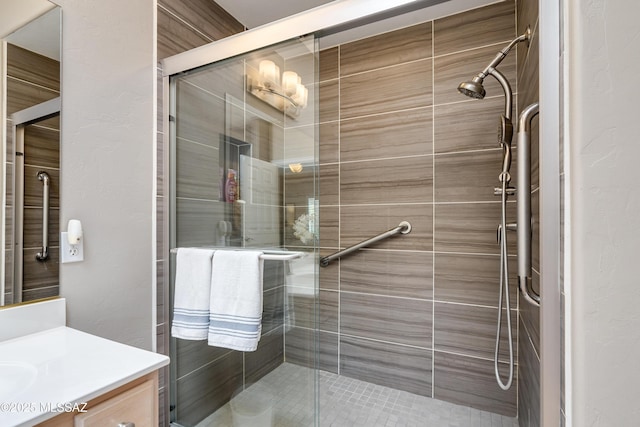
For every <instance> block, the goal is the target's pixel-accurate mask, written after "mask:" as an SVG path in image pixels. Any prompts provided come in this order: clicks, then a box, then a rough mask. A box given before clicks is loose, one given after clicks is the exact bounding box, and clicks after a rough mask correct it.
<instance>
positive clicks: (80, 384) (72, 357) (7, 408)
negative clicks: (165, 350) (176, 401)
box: [0, 326, 169, 427]
mask: <svg viewBox="0 0 640 427" xmlns="http://www.w3.org/2000/svg"><path fill="white" fill-rule="evenodd" d="M168 364H169V358H168V357H167V356H163V355H161V354H157V353H153V352H150V351H145V350H141V349H138V348H135V347H131V346H128V345H124V344H120V343H117V342H114V341H110V340H107V339H104V338H100V337H96V336H94V335H90V334H87V333H84V332H80V331H77V330H75V329H71V328H68V327H65V326H60V327H56V328H53V329H48V330H45V331H42V332H37V333H33V334H29V335H25V336H22V337H18V338H14V339H10V340H7V341H3V342H0V369H5V375H4V378H3V376H0V426H3V427H9V426H31V425H33V424H35V423H38V422H42V421H44V420H47V419H49V418H53V417H54V416H56V415H58V413H57V412H49V411H47V410H46V408H47V407H48V406H47V405H48V404H50V405H53V407H56V405H64V404H69V403H71V404H73V403H78V402H87V401H89V400H91V399H93V398H94V397H97V396H99V395H101V394H104V393H106V392H108V391H111V390H114V389H116V388H118V387H119V386H121V385H123V384H126V383H128V382H130V381H132V380H134V379H136V378H139V377H141V376H143V375H146V374H148V373H150V372H153V371H155V370H156V369H158V368H161V367H162V366H165V365H168ZM18 375H22V376H20V377H19V380H20V381H19V382H20V387H19V389H18V390H15V389H14V390H13V391H11V392H8V391H7V389H6V388H7V387H8V386H7V384H8V382H10V381H11V379H12V378H11V377H14V378H13V379H14V380H15V379H16V377H18ZM2 381H5V384H4V388H3V384H2Z"/></svg>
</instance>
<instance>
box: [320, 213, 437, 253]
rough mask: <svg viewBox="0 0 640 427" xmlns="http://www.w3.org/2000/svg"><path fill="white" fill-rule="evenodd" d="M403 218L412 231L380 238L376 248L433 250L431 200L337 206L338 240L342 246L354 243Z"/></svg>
mask: <svg viewBox="0 0 640 427" xmlns="http://www.w3.org/2000/svg"><path fill="white" fill-rule="evenodd" d="M321 218H322V213H321ZM402 221H408V222H409V223H411V233H409V234H400V235H397V236H394V237H392V238H389V239H386V240H384V241H381V242H379V243H377V244H376V245H375V249H404V250H416V251H430V250H433V244H432V243H433V239H432V238H433V205H431V204H428V205H409V204H407V205H377V206H376V205H374V206H343V207H341V208H340V244H341V246H342V247H347V246H351V245H355V244H356V243H359V242H361V241H363V240H366V239H369V238H371V237H373V236H377V235H378V234H380V233H383V232H385V231H387V230H390V229H392V228H394V227H397V226H398V224H400V222H402ZM320 233H321V234H322V230H320Z"/></svg>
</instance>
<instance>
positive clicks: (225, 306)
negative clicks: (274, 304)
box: [209, 250, 264, 351]
mask: <svg viewBox="0 0 640 427" xmlns="http://www.w3.org/2000/svg"><path fill="white" fill-rule="evenodd" d="M261 256H262V252H259V251H245V250H242V251H224V250H218V251H216V253H215V254H214V255H213V267H212V268H211V304H210V307H209V310H210V314H209V345H211V346H216V347H225V348H230V349H232V350H239V351H255V350H256V349H257V348H258V341H260V334H261V332H262V274H263V266H264V261H263V260H262V258H261Z"/></svg>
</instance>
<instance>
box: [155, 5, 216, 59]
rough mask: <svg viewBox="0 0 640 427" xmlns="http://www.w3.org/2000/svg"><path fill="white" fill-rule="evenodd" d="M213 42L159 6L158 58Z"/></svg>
mask: <svg viewBox="0 0 640 427" xmlns="http://www.w3.org/2000/svg"><path fill="white" fill-rule="evenodd" d="M209 42H211V39H209V38H207V37H205V36H203V35H202V34H201V33H199V32H197V31H195V30H194V29H193V28H191V27H188V26H186V25H185V24H184V22H183V21H181V20H179V19H178V18H176V17H175V16H174V15H172V14H171V13H169V12H168V11H167V10H166V9H165V8H163V7H158V44H157V47H158V60H161V59H164V58H167V57H169V56H172V55H175V54H178V53H182V52H185V51H187V50H189V49H193V48H194V47H198V46H202V45H204V44H207V43H209Z"/></svg>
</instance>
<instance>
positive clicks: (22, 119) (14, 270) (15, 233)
mask: <svg viewBox="0 0 640 427" xmlns="http://www.w3.org/2000/svg"><path fill="white" fill-rule="evenodd" d="M14 3H15V4H20V5H21V6H22V7H21V8H19V9H15V8H13V9H12V4H14ZM31 3H33V6H31ZM27 5H28V6H30V7H31V9H30V11H31V13H32V16H31V19H30V20H29V22H28V23H26V24H25V25H22V26H20V28H18V29H16V30H15V31H14V32H12V33H11V34H9V35H8V36H6V37H4V39H3V48H2V55H1V56H2V61H3V63H4V64H5V67H3V69H4V71H3V73H4V76H3V79H2V80H3V81H4V82H5V83H6V84H5V85H4V87H3V88H2V92H3V95H4V97H5V99H6V104H5V110H4V112H3V114H2V115H3V118H4V120H5V126H3V130H4V135H3V138H2V140H3V144H4V148H5V149H3V150H2V153H6V154H4V159H3V162H4V166H5V174H4V183H2V184H3V187H4V206H3V209H1V211H2V212H3V213H4V218H3V220H4V221H3V223H4V226H3V227H2V228H3V231H4V245H3V252H4V260H5V262H4V271H3V274H2V275H1V277H2V279H3V285H2V289H1V291H2V292H0V296H1V297H0V303H3V304H5V305H6V304H14V303H19V302H27V301H32V300H35V299H40V298H45V297H50V296H55V295H58V289H59V279H58V242H59V208H60V206H59V202H58V200H59V198H58V193H59V177H60V117H59V114H60V108H59V105H60V34H61V25H60V24H61V10H60V8H59V7H55V6H54V5H53V4H52V3H50V2H48V1H45V0H41V1H40V2H36V1H35V0H34V1H31V0H30V1H28V2H23V1H22V0H16V1H13V0H12V1H9V2H5V1H3V2H2V5H1V6H0V15H3V16H5V17H6V16H7V15H6V13H9V14H11V13H13V14H14V16H15V19H16V22H17V21H18V20H22V22H25V21H26V20H27V19H26V18H25V13H26V12H27V10H26V8H25V6H27ZM18 12H19V13H18ZM0 25H4V27H0V30H3V29H6V28H9V27H10V25H12V24H10V23H6V22H0ZM13 28H16V27H13ZM2 34H6V33H4V32H3V33H2Z"/></svg>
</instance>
